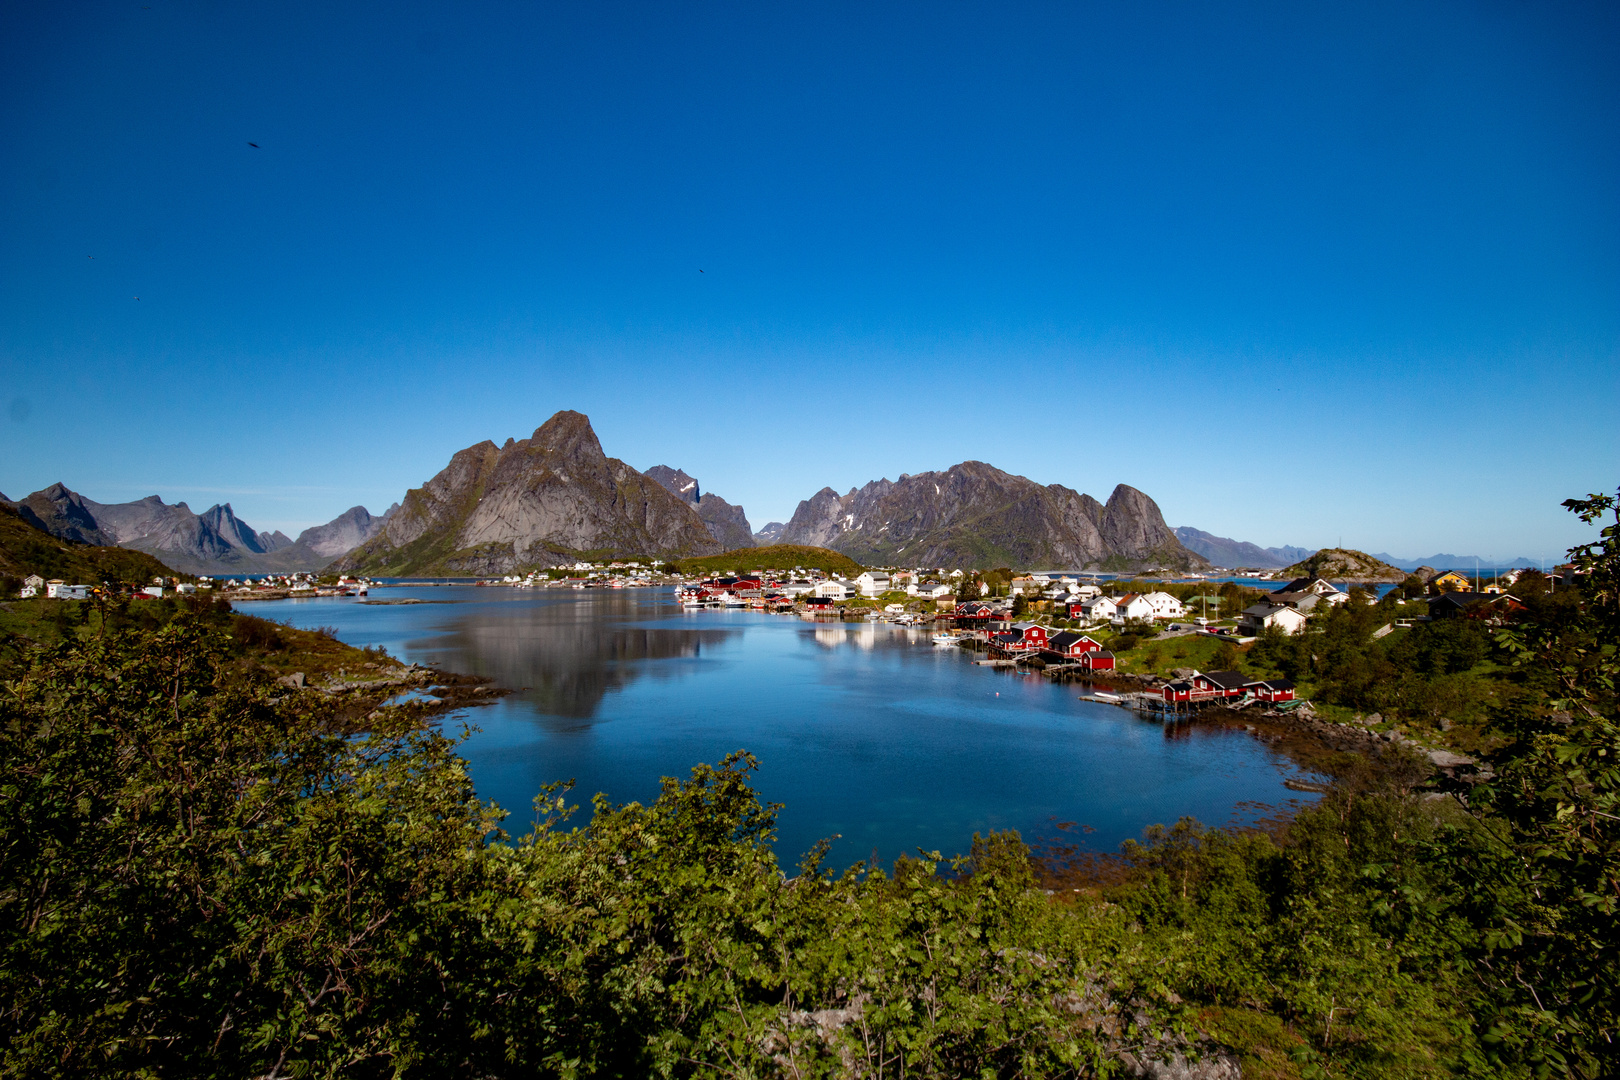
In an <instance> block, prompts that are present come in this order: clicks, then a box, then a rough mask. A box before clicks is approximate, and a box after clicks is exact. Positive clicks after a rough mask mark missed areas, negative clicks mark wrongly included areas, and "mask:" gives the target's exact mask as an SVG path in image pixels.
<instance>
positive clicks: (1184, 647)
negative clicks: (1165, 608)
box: [1104, 634, 1232, 678]
mask: <svg viewBox="0 0 1620 1080" xmlns="http://www.w3.org/2000/svg"><path fill="white" fill-rule="evenodd" d="M1104 644H1105V645H1106V644H1107V643H1106V642H1104ZM1230 646H1232V643H1231V642H1229V641H1219V640H1217V639H1215V638H1212V637H1206V636H1205V635H1202V634H1189V635H1187V636H1185V637H1173V638H1153V639H1151V640H1148V641H1144V642H1142V643H1141V644H1140V645H1138V646H1137V647H1136V648H1134V649H1132V650H1130V651H1129V652H1123V653H1119V654H1118V657H1117V659H1116V663H1117V664H1118V666H1119V670H1121V671H1129V672H1132V673H1134V674H1137V675H1158V676H1162V677H1165V678H1168V677H1169V676H1170V673H1171V671H1173V670H1174V669H1175V668H1197V669H1198V670H1199V671H1215V670H1219V668H1218V666H1217V665H1216V663H1215V658H1216V656H1217V655H1218V654H1219V653H1220V651H1221V649H1222V648H1223V647H1230Z"/></svg>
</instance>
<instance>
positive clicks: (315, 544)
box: [276, 503, 399, 559]
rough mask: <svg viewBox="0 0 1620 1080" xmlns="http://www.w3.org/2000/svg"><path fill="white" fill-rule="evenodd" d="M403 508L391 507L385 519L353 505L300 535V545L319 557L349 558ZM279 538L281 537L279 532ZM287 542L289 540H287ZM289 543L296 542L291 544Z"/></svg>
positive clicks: (397, 504) (396, 505)
mask: <svg viewBox="0 0 1620 1080" xmlns="http://www.w3.org/2000/svg"><path fill="white" fill-rule="evenodd" d="M398 509H399V503H395V504H394V505H393V506H390V507H389V508H388V513H386V514H384V515H383V516H382V517H372V516H371V511H369V510H367V509H366V508H365V507H363V506H351V507H349V508H348V509H347V510H345V511H343V513H341V514H339V515H338V516H337V517H335V518H333V519H332V520H331V521H328V522H327V523H326V524H325V525H316V526H313V527H311V528H308V529H305V530H304V531H303V532H301V533H299V534H298V541H297V542H298V543H299V544H301V545H302V546H303V547H305V548H306V549H308V550H309V551H311V552H313V553H314V554H316V555H318V556H323V557H325V558H328V559H335V558H337V557H338V556H339V555H347V554H348V553H349V552H351V551H353V550H354V549H355V548H357V547H359V546H360V545H361V544H363V543H365V542H366V541H367V540H370V539H371V538H372V537H373V536H376V535H377V534H378V533H379V532H381V531H382V527H383V523H384V522H386V521H387V520H388V518H389V515H391V514H393V513H394V511H396V510H398ZM276 535H278V536H279V535H281V534H280V533H277V534H276ZM283 539H285V538H283ZM288 543H289V544H291V543H292V541H290V540H289V541H288Z"/></svg>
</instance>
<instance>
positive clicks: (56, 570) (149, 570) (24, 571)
mask: <svg viewBox="0 0 1620 1080" xmlns="http://www.w3.org/2000/svg"><path fill="white" fill-rule="evenodd" d="M29 574H38V575H39V576H40V577H42V578H47V579H49V578H61V579H62V580H63V581H66V582H68V583H69V584H73V585H100V584H101V583H102V582H104V581H114V582H131V583H140V582H149V581H151V580H152V579H153V578H154V577H158V576H160V575H161V576H164V577H172V576H174V574H175V572H174V571H173V570H171V569H170V568H169V567H167V566H165V565H164V564H163V563H161V562H159V561H158V560H157V559H154V558H153V557H152V556H150V555H148V554H146V553H145V552H142V551H131V550H130V549H129V548H120V547H87V546H85V545H82V544H70V543H68V542H67V541H65V540H58V539H57V538H56V537H54V536H52V535H51V534H50V533H45V532H40V531H39V530H38V529H36V528H34V527H33V526H32V525H30V524H28V522H26V521H24V520H23V519H22V518H20V517H18V516H17V513H16V511H14V510H12V509H11V508H10V507H6V506H0V579H15V582H16V584H13V583H12V581H0V585H4V586H5V588H4V589H3V590H0V591H4V592H7V593H9V594H10V595H13V596H15V595H16V592H17V586H18V585H20V584H21V581H22V579H23V578H25V577H27V576H28V575H29ZM180 576H181V577H185V576H187V575H184V574H182V575H180Z"/></svg>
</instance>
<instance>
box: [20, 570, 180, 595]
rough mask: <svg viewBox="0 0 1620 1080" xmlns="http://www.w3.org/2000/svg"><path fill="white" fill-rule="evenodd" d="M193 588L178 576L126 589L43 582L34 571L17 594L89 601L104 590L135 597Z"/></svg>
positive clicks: (56, 580)
mask: <svg viewBox="0 0 1620 1080" xmlns="http://www.w3.org/2000/svg"><path fill="white" fill-rule="evenodd" d="M204 587H205V588H206V586H204ZM196 591H197V586H195V585H192V584H190V583H189V582H182V581H181V580H180V579H179V578H163V577H155V578H153V579H152V583H151V584H150V585H140V586H135V587H133V588H126V587H123V586H118V587H114V586H108V585H70V584H68V583H67V582H66V581H63V580H62V579H61V578H51V579H50V580H48V581H47V580H46V579H45V578H42V577H40V576H39V575H38V574H29V575H28V576H27V577H25V578H23V583H22V589H21V590H20V591H19V592H18V594H17V595H18V596H19V597H20V598H21V599H24V600H28V599H32V598H33V597H36V596H43V597H45V598H46V599H49V600H89V599H90V598H91V597H94V596H101V595H106V594H108V593H124V592H132V593H134V594H135V595H137V596H150V597H162V596H164V595H166V594H167V593H171V592H173V593H187V594H189V593H194V592H196Z"/></svg>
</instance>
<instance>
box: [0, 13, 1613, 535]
mask: <svg viewBox="0 0 1620 1080" xmlns="http://www.w3.org/2000/svg"><path fill="white" fill-rule="evenodd" d="M334 9H336V10H334ZM1616 56H1620V7H1617V6H1616V5H1613V4H1593V5H1584V6H1583V5H1559V4H1552V3H1524V2H1511V3H1510V2H1498V3H1463V4H1447V3H1436V4H1410V3H1399V4H1389V5H1382V6H1380V5H1375V4H1355V5H1328V4H1312V5H1301V4H1294V3H1287V4H1275V5H1261V4H1253V5H1208V4H1184V5H1130V4H1107V5H1104V4H1075V3H1050V4H995V5H990V4H983V5H951V4H939V3H931V4H926V5H924V4H918V5H910V6H907V5H898V4H848V5H834V4H814V5H808V4H807V5H797V6H792V5H775V4H773V5H764V4H757V3H747V4H743V3H738V4H675V5H668V4H644V5H630V6H624V5H614V4H608V3H591V4H577V5H561V4H540V3H516V2H500V0H488V2H480V3H472V4H455V5H451V4H439V5H424V4H413V3H397V2H396V3H389V4H375V5H365V4H359V3H350V4H339V5H332V4H308V3H288V2H277V3H273V4H272V3H263V2H243V3H236V2H231V3H226V2H217V3H200V2H176V0H151V2H150V4H149V5H147V4H143V3H141V2H139V0H132V2H127V3H94V2H88V3H87V2H75V3H42V4H21V3H14V4H9V5H5V6H4V7H3V8H0V94H3V103H4V108H3V109H0V373H3V375H4V379H5V386H4V391H3V392H4V395H5V404H4V409H5V411H4V413H3V414H0V491H4V492H5V493H6V494H7V495H9V496H11V497H13V498H16V497H19V496H20V495H23V494H26V493H27V492H28V491H31V490H34V489H36V488H39V487H42V486H44V485H46V484H48V483H50V482H52V481H55V480H62V481H64V482H66V483H67V484H68V485H69V486H70V487H73V488H75V489H77V490H80V491H83V492H84V493H86V494H87V495H89V496H91V497H93V498H96V499H100V500H103V501H117V500H123V499H129V498H136V497H139V496H143V495H147V494H152V493H157V494H160V495H162V496H163V497H164V498H165V499H168V500H170V501H175V500H178V499H185V500H187V501H188V502H189V503H190V504H191V506H192V508H193V509H196V510H201V509H202V508H203V507H205V506H207V505H209V504H211V503H213V502H215V501H227V500H228V501H230V502H231V503H232V504H233V505H234V507H235V508H236V510H237V512H238V513H239V514H240V515H241V516H242V517H244V518H245V519H246V520H248V521H249V522H250V523H251V524H253V525H254V526H256V527H258V528H261V529H268V528H276V527H279V528H283V529H286V530H287V531H288V532H295V531H296V529H297V528H300V527H302V526H305V525H309V524H315V523H318V522H321V521H324V520H326V519H328V518H330V517H332V516H334V515H335V514H337V513H338V512H340V511H342V510H343V509H345V508H346V507H348V506H350V505H352V504H355V503H364V504H365V505H367V506H368V507H370V508H371V509H373V510H375V511H380V510H381V509H382V508H383V507H384V506H386V505H387V504H388V503H389V502H391V501H393V500H395V499H397V498H399V497H400V496H401V495H402V494H403V492H404V491H405V489H406V488H407V487H410V486H415V485H418V484H420V483H421V482H423V481H424V480H426V479H427V478H428V477H430V476H431V475H432V474H433V473H434V472H436V471H437V470H438V469H440V468H441V467H443V465H444V464H445V462H446V461H447V460H448V458H449V456H450V454H451V453H453V452H454V451H456V450H458V449H460V448H462V447H464V446H467V445H469V444H471V443H473V442H476V441H478V440H480V439H483V438H492V439H496V440H497V441H502V440H504V439H505V438H507V437H508V436H516V437H523V436H526V435H527V434H528V433H529V432H531V431H532V430H533V429H534V428H535V427H536V426H537V425H538V424H540V423H541V422H542V421H544V420H545V419H546V417H548V416H549V415H551V413H553V412H554V411H556V410H557V409H561V408H573V409H579V410H580V411H582V412H585V413H587V414H588V415H589V416H590V417H591V420H592V422H593V423H594V425H595V427H596V430H597V433H598V434H599V435H600V437H601V439H602V443H603V445H604V447H605V448H606V449H607V451H608V453H609V454H611V455H613V456H616V457H620V458H623V459H625V460H626V461H628V462H630V463H631V464H632V465H635V466H637V467H638V468H646V467H648V466H650V465H654V464H660V463H663V464H669V465H672V466H676V467H680V468H685V469H686V470H687V471H688V472H690V473H692V474H693V475H695V476H697V477H698V478H699V480H700V481H701V482H702V483H703V484H704V486H705V488H708V489H712V490H714V491H715V492H716V493H718V494H720V495H723V496H725V497H726V498H728V499H731V500H732V501H733V502H740V503H742V504H743V506H744V507H745V508H746V509H747V511H748V514H749V517H750V519H751V520H752V522H753V523H754V524H755V526H756V527H757V526H759V525H762V524H764V523H765V522H766V521H768V520H771V519H776V520H785V519H786V518H787V516H788V515H789V514H791V513H792V511H793V508H794V506H795V505H796V504H797V502H798V500H800V499H802V498H805V497H807V496H809V495H810V494H811V493H813V492H814V491H816V490H817V489H819V488H820V487H822V486H823V485H832V486H833V487H835V488H837V489H839V490H847V489H848V488H849V487H851V486H852V485H857V484H862V483H865V482H866V481H868V480H871V479H875V478H877V477H879V476H888V477H890V478H891V479H892V478H894V477H896V476H897V475H898V474H899V473H902V472H920V471H923V470H926V469H931V468H944V467H946V466H949V465H951V464H953V463H955V462H957V461H960V460H963V459H967V458H978V459H981V460H985V461H989V462H991V463H992V464H995V465H997V466H999V467H1001V468H1004V469H1007V470H1009V471H1012V472H1017V473H1022V474H1025V475H1027V476H1030V477H1032V478H1034V479H1036V480H1039V481H1041V482H1043V483H1061V484H1065V485H1068V486H1071V487H1074V488H1078V489H1080V490H1083V491H1088V492H1090V493H1092V494H1093V495H1096V496H1097V497H1099V498H1106V497H1107V495H1108V493H1109V492H1110V491H1111V490H1112V489H1113V487H1114V485H1115V484H1116V483H1120V482H1125V483H1129V484H1132V485H1135V486H1136V487H1139V488H1141V489H1143V490H1144V491H1146V492H1148V493H1149V494H1151V495H1152V496H1154V497H1155V498H1156V499H1157V500H1158V502H1159V504H1160V505H1161V507H1162V508H1163V509H1164V512H1165V516H1166V518H1167V519H1168V520H1169V521H1170V523H1171V524H1173V525H1183V524H1189V525H1196V526H1198V527H1200V528H1204V529H1207V530H1210V531H1212V532H1216V533H1219V534H1222V535H1227V536H1235V537H1237V538H1239V539H1247V540H1253V541H1255V542H1258V543H1261V544H1266V545H1273V544H1283V543H1289V544H1299V545H1305V546H1318V545H1324V544H1334V543H1337V542H1338V541H1339V540H1340V538H1341V537H1342V539H1343V542H1344V543H1345V544H1347V545H1350V546H1355V547H1361V548H1365V549H1367V550H1372V551H1390V552H1393V553H1395V554H1398V555H1424V554H1428V553H1430V552H1433V551H1437V550H1445V551H1453V552H1465V553H1466V552H1479V553H1481V554H1484V555H1487V556H1499V557H1510V556H1515V555H1526V556H1530V557H1532V558H1537V557H1539V556H1541V555H1542V554H1556V553H1557V552H1558V551H1559V550H1560V549H1562V548H1563V547H1565V546H1567V545H1568V544H1569V543H1571V542H1573V541H1574V540H1575V539H1576V538H1577V537H1581V536H1584V535H1586V531H1585V530H1582V529H1578V528H1576V527H1575V526H1574V524H1573V523H1572V522H1571V521H1569V520H1568V515H1567V514H1565V513H1564V511H1562V510H1561V509H1559V508H1558V505H1557V504H1558V502H1559V501H1560V500H1562V499H1564V498H1566V497H1569V496H1572V495H1578V494H1584V493H1586V492H1588V491H1598V490H1613V489H1614V488H1615V486H1616V484H1617V482H1620V423H1617V408H1616V407H1617V405H1620V378H1617V369H1620V64H1617V62H1616ZM250 142H253V143H257V144H258V148H257V149H255V148H253V147H251V146H249V145H248V144H249V143H250ZM89 256H94V258H90V257H89ZM699 271H702V272H701V273H700V272H699ZM137 296H138V297H139V298H140V299H139V300H136V299H134V298H135V297H137Z"/></svg>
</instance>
